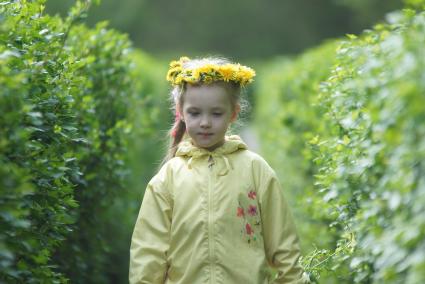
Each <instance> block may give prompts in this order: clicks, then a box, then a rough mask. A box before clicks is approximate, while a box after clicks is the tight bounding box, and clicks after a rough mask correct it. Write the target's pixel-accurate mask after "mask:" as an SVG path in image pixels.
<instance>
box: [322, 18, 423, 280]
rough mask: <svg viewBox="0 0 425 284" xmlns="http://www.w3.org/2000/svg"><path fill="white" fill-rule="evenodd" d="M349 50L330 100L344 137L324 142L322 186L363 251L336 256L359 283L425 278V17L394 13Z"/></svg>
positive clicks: (327, 90)
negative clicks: (423, 102)
mask: <svg viewBox="0 0 425 284" xmlns="http://www.w3.org/2000/svg"><path fill="white" fill-rule="evenodd" d="M388 18H389V19H390V22H389V23H388V24H387V25H379V26H376V27H375V28H374V30H372V31H366V32H364V33H363V34H362V35H361V36H360V37H358V38H357V37H354V36H353V37H352V39H351V40H348V41H345V42H342V43H341V46H340V48H339V51H338V64H337V66H336V67H335V68H334V69H333V72H332V76H331V77H330V78H329V79H328V80H327V81H326V82H325V83H323V84H322V93H321V95H320V100H321V103H322V105H323V106H324V107H325V108H326V109H327V113H326V115H327V117H328V118H327V120H328V122H329V124H328V125H329V127H330V128H331V129H332V130H331V131H332V133H333V134H334V135H333V137H332V138H331V139H328V138H327V139H321V138H319V142H318V143H317V144H316V146H315V147H316V151H317V153H318V154H317V158H316V162H317V163H318V164H319V167H320V171H319V175H318V176H317V183H318V185H319V188H320V189H321V191H322V192H323V193H324V196H325V197H327V198H326V200H325V201H326V202H327V203H328V204H329V206H330V207H329V208H330V209H331V210H330V214H331V215H333V216H335V221H334V222H335V223H336V224H338V225H339V226H341V227H342V228H344V229H343V231H344V232H345V234H354V235H355V238H356V242H357V245H356V248H355V249H354V250H353V252H352V253H351V254H348V255H346V256H345V257H344V258H336V259H335V260H334V261H335V264H336V268H339V267H340V266H348V267H349V269H350V271H351V273H352V275H353V277H354V281H355V282H358V283H360V282H361V283H365V282H373V283H382V282H385V283H400V282H403V283H422V282H423V281H424V280H425V274H424V270H423V268H424V265H425V251H424V250H423V248H424V246H425V243H424V239H425V238H424V237H425V221H424V219H423V218H421V217H420V215H421V213H420V212H423V211H424V209H425V208H424V204H425V203H424V196H425V195H424V193H425V191H424V189H425V188H424V185H425V180H424V176H425V174H424V170H425V168H424V165H423V161H424V155H425V144H424V140H423V139H421V137H424V134H425V127H424V124H423V121H424V118H425V116H424V114H425V108H424V106H423V104H422V103H421V102H422V100H423V94H424V91H425V89H424V88H425V84H424V75H425V74H424V71H423V70H424V67H425V61H424V58H425V54H424V50H423V46H424V44H425V36H424V35H425V14H424V13H419V14H415V13H414V12H413V11H411V10H405V11H403V12H397V13H393V14H391V15H389V17H388Z"/></svg>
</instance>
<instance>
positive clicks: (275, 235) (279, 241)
mask: <svg viewBox="0 0 425 284" xmlns="http://www.w3.org/2000/svg"><path fill="white" fill-rule="evenodd" d="M260 188H261V189H262V194H261V195H260V212H261V220H262V222H263V237H264V246H265V250H266V257H267V260H268V262H269V265H270V266H271V267H273V268H275V269H277V275H276V278H275V279H274V282H273V283H285V284H301V283H302V284H304V283H310V280H309V278H308V276H307V275H306V274H305V273H303V269H302V267H301V265H300V264H299V262H298V261H299V257H300V247H299V241H298V236H297V232H296V228H295V225H294V221H293V217H292V214H291V212H290V210H289V207H288V204H287V202H286V200H285V198H284V195H283V191H282V187H281V185H280V182H279V180H278V179H277V177H276V175H275V173H274V172H273V173H272V174H270V175H268V177H267V178H266V179H265V181H264V182H262V185H261V186H260Z"/></svg>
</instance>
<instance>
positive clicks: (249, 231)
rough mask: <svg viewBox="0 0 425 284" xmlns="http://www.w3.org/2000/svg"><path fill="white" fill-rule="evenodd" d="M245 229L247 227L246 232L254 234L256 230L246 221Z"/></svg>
mask: <svg viewBox="0 0 425 284" xmlns="http://www.w3.org/2000/svg"><path fill="white" fill-rule="evenodd" d="M245 229H246V233H247V234H248V235H252V234H253V233H254V231H253V230H252V228H251V225H250V224H249V223H246V225H245Z"/></svg>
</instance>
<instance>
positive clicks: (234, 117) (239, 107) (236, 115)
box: [230, 104, 241, 122]
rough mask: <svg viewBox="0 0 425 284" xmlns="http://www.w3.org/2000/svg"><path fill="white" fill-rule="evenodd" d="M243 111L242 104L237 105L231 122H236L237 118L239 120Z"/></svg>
mask: <svg viewBox="0 0 425 284" xmlns="http://www.w3.org/2000/svg"><path fill="white" fill-rule="evenodd" d="M240 111H241V106H240V104H236V106H235V109H234V110H233V113H232V117H231V118H230V122H234V121H235V120H236V118H238V114H239V112H240Z"/></svg>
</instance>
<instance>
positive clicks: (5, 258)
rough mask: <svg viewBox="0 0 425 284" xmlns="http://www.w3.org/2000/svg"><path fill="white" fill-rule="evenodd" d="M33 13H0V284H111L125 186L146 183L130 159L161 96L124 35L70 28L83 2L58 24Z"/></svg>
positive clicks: (120, 258)
mask: <svg viewBox="0 0 425 284" xmlns="http://www.w3.org/2000/svg"><path fill="white" fill-rule="evenodd" d="M43 3H44V1H41V0H36V1H12V2H4V3H0V15H1V16H0V85H1V89H0V113H1V118H0V187H1V193H0V208H1V209H0V280H1V281H0V282H3V281H4V282H7V283H64V282H68V281H69V279H71V280H77V279H78V282H91V283H106V282H110V281H112V282H113V281H118V282H123V281H126V278H127V271H128V266H127V263H128V245H129V241H130V234H131V230H132V226H133V225H134V218H135V216H136V212H137V209H138V208H137V207H138V206H139V204H140V199H141V192H142V191H139V192H138V193H134V192H133V191H132V189H134V187H132V186H134V184H137V183H140V182H142V180H137V181H135V182H132V179H130V178H129V177H130V175H129V174H130V173H132V172H131V170H137V171H143V172H142V173H143V174H139V175H140V176H143V177H144V176H149V175H150V173H151V171H152V170H147V169H146V168H145V166H144V165H147V164H150V163H151V161H148V160H142V159H143V157H140V155H136V156H134V155H132V154H131V153H139V154H140V150H139V149H141V148H143V147H146V146H145V145H144V142H145V141H146V143H147V145H153V144H154V142H152V140H149V139H151V138H149V137H152V132H153V131H152V129H153V128H155V127H158V125H159V124H160V122H158V121H159V120H158V119H157V118H158V117H160V116H161V113H159V111H158V105H159V99H158V98H156V97H154V96H153V95H152V93H151V92H152V89H153V88H152V85H153V84H157V86H156V87H155V89H156V90H161V88H162V89H164V87H163V86H161V84H158V83H156V77H157V75H156V74H157V73H155V67H152V66H151V65H152V64H154V63H153V62H152V60H151V59H149V58H148V57H147V56H146V55H143V54H142V53H141V52H137V51H133V50H132V49H131V45H130V42H129V40H128V39H127V37H126V35H123V34H120V33H118V32H115V31H113V30H110V29H107V27H106V24H105V23H100V24H98V25H97V26H96V27H94V28H92V29H89V28H87V27H85V26H84V25H82V24H80V23H79V21H80V20H81V19H82V18H83V17H84V15H85V14H86V13H87V10H88V8H89V3H90V1H87V2H81V1H76V4H75V5H74V7H73V8H72V9H71V10H70V12H69V15H68V17H66V18H65V19H63V18H60V17H58V16H49V15H46V14H45V13H44V12H43ZM146 70H150V71H149V72H148V71H146ZM161 71H162V70H161ZM163 74H165V73H163ZM163 81H164V80H163ZM142 109H143V111H141V110H142ZM162 123H163V122H162ZM145 139H146V140H145ZM154 141H156V140H154ZM160 150H161V149H157V148H153V149H152V151H151V154H150V155H152V157H157V155H158V152H159V151H160ZM131 151H132V152H131ZM130 152H131V153H130ZM155 153H157V154H156V156H155ZM131 176H133V175H131ZM135 197H137V199H136V198H135Z"/></svg>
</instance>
